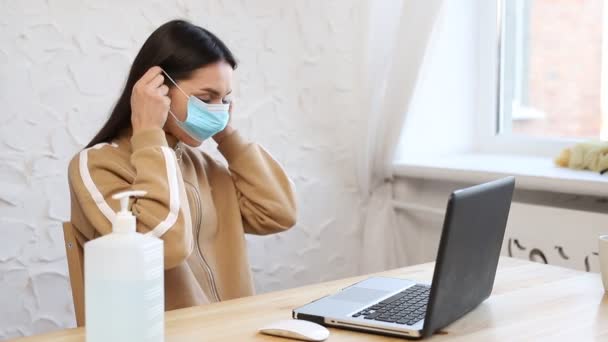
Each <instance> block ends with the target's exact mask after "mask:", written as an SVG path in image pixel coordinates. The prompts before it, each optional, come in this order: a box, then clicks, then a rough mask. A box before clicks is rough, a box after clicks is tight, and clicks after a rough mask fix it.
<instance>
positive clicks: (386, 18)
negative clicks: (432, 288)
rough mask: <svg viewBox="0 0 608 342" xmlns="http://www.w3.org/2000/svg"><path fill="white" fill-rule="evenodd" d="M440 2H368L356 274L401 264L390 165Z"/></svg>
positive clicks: (401, 241)
mask: <svg viewBox="0 0 608 342" xmlns="http://www.w3.org/2000/svg"><path fill="white" fill-rule="evenodd" d="M442 2H443V0H404V1H378V0H369V13H368V24H367V27H366V29H367V35H368V37H367V42H368V44H367V54H366V55H365V56H364V63H363V64H364V68H363V73H364V74H363V80H362V81H363V84H365V85H366V86H364V87H362V88H363V94H362V96H361V98H362V99H364V100H363V101H364V102H365V103H364V104H363V106H364V107H363V108H366V109H367V111H366V112H367V114H366V115H367V119H368V125H367V129H368V132H367V136H366V140H365V141H364V148H363V149H362V151H361V156H360V157H361V158H360V164H359V170H358V176H359V180H360V187H361V190H362V193H363V194H364V196H367V197H366V200H365V202H366V203H365V208H366V209H365V211H364V218H363V220H362V223H363V242H362V254H361V256H362V262H361V272H364V273H369V272H375V271H381V270H386V269H390V268H395V267H399V266H404V265H406V264H407V257H406V251H405V247H404V246H405V243H404V241H405V239H406V238H407V237H406V236H404V234H403V230H402V229H400V227H399V226H398V225H397V219H396V213H395V211H394V208H393V203H392V200H393V184H392V178H393V173H392V163H393V159H394V153H395V149H396V146H397V142H398V140H399V137H400V133H401V128H402V127H403V124H404V121H405V117H406V114H407V111H408V106H409V104H410V102H411V99H412V97H413V94H414V89H415V86H416V81H417V78H418V73H419V70H420V69H421V67H422V64H423V60H424V55H425V51H426V48H427V46H428V42H429V39H430V37H431V33H432V31H433V27H434V25H435V22H436V19H437V17H438V14H439V11H440V9H441V4H442Z"/></svg>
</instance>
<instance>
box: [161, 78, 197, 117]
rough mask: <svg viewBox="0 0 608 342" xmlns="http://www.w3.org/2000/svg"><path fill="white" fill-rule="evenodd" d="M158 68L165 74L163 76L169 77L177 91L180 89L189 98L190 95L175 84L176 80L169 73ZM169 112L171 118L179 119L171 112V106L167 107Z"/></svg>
mask: <svg viewBox="0 0 608 342" xmlns="http://www.w3.org/2000/svg"><path fill="white" fill-rule="evenodd" d="M160 70H161V71H162V72H163V74H165V76H167V78H168V79H169V81H171V83H173V84H174V85H175V86H176V87H177V89H179V91H181V92H182V94H184V96H185V97H186V98H187V99H190V96H188V94H186V92H185V91H184V90H183V89H182V88H181V87H180V86H178V85H177V82H175V80H174V79H173V78H171V76H169V74H168V73H167V72H166V71H165V70H164V69H160ZM169 113H171V115H173V118H175V120H177V121H180V120H179V119H178V118H177V116H175V114H173V112H172V111H171V108H169Z"/></svg>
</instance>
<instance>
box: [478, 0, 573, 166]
mask: <svg viewBox="0 0 608 342" xmlns="http://www.w3.org/2000/svg"><path fill="white" fill-rule="evenodd" d="M503 1H509V0H494V1H478V2H477V3H478V6H479V7H478V8H479V15H478V18H479V27H478V50H479V51H478V54H477V55H478V57H479V75H478V76H479V79H478V93H479V99H478V105H477V108H478V109H477V120H476V121H477V122H476V129H475V131H476V137H475V138H476V139H475V141H476V144H475V151H476V152H479V153H488V154H516V155H528V156H539V157H555V156H557V155H558V154H559V152H560V151H561V150H562V149H564V148H566V147H569V146H572V145H573V144H575V143H577V142H580V141H582V140H583V139H575V138H550V137H547V138H539V137H532V136H522V135H512V134H499V128H500V125H503V124H504V122H505V121H506V120H501V115H502V113H501V107H500V106H501V100H503V99H502V94H503V93H502V89H501V76H502V75H501V73H502V65H501V63H502V62H503V60H502V57H503V53H504V51H503V44H502V34H503V32H502V31H503V30H502V25H503V16H502V6H503ZM509 123H510V120H509Z"/></svg>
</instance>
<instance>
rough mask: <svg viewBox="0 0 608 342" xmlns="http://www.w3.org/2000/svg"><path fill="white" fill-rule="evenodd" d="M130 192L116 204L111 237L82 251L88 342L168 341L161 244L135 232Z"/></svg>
mask: <svg viewBox="0 0 608 342" xmlns="http://www.w3.org/2000/svg"><path fill="white" fill-rule="evenodd" d="M145 194H146V192H145V191H126V192H121V193H118V194H115V195H114V196H112V198H114V199H116V200H119V201H120V207H121V210H120V212H118V213H116V216H115V217H114V222H112V233H110V234H108V235H105V236H102V237H99V238H97V239H94V240H91V241H89V242H87V243H86V244H85V245H84V281H85V292H84V294H85V329H86V341H87V342H102V341H103V342H109V341H112V342H122V341H124V342H127V341H128V342H135V341H138V342H139V341H142V342H144V341H145V342H162V341H164V330H165V322H164V317H165V316H164V314H165V312H164V311H165V303H164V296H165V292H164V267H163V241H162V240H161V239H158V238H156V237H153V236H151V235H144V234H140V233H137V232H136V224H135V216H133V214H132V213H131V212H130V211H129V198H130V197H136V196H144V195H145Z"/></svg>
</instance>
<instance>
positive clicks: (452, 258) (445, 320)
mask: <svg viewBox="0 0 608 342" xmlns="http://www.w3.org/2000/svg"><path fill="white" fill-rule="evenodd" d="M514 186H515V178H514V177H507V178H503V179H500V180H497V181H493V182H489V183H484V184H480V185H477V186H473V187H470V188H466V189H463V190H457V191H455V192H453V193H452V195H451V196H450V200H449V201H448V207H447V211H446V215H445V220H444V224H443V232H442V234H441V241H440V243H439V250H438V253H437V261H436V265H435V273H434V275H433V284H432V286H431V293H430V298H429V304H428V306H427V313H426V318H425V322H424V328H423V335H424V336H429V335H431V334H432V333H434V332H435V331H437V330H439V329H441V328H443V327H445V326H446V325H448V324H450V323H452V322H453V321H455V320H457V319H458V318H460V317H462V316H463V315H464V314H466V313H467V312H469V311H471V310H472V309H474V308H475V307H476V306H477V305H479V304H480V303H481V302H482V301H484V300H485V299H486V298H488V297H489V296H490V293H491V292H492V286H493V285H494V277H495V275H496V267H497V266H498V258H499V256H500V249H501V246H502V241H503V238H504V234H505V228H506V225H507V218H508V216H509V209H510V207H511V198H512V195H513V189H514Z"/></svg>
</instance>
